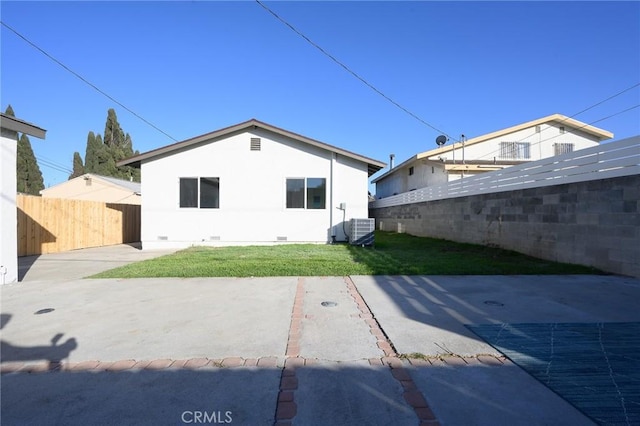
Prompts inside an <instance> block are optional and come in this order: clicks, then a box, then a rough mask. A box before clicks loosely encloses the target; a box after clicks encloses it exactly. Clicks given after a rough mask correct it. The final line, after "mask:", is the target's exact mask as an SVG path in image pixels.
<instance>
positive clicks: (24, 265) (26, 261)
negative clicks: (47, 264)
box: [18, 255, 40, 281]
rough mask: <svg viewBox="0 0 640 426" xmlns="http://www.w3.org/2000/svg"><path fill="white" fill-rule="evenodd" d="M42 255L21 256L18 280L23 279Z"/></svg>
mask: <svg viewBox="0 0 640 426" xmlns="http://www.w3.org/2000/svg"><path fill="white" fill-rule="evenodd" d="M39 257H40V255H34V256H21V257H19V258H18V281H22V280H23V279H24V277H25V276H26V275H27V272H29V270H30V269H31V267H32V266H33V264H34V263H36V261H37V260H38V258H39Z"/></svg>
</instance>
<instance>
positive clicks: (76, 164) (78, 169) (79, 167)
mask: <svg viewBox="0 0 640 426" xmlns="http://www.w3.org/2000/svg"><path fill="white" fill-rule="evenodd" d="M83 174H84V165H83V164H82V157H81V156H80V153H79V152H78V151H76V152H74V153H73V173H71V175H69V179H73V178H77V177H78V176H82V175H83Z"/></svg>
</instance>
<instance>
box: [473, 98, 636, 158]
mask: <svg viewBox="0 0 640 426" xmlns="http://www.w3.org/2000/svg"><path fill="white" fill-rule="evenodd" d="M639 107H640V104H637V105H634V106H632V107H629V108H626V109H623V110H622V111H618V112H616V113H614V114H611V115H608V116H606V117H603V118H600V119H598V120H595V121H591V122H589V123H586V124H583V125H582V126H580V127H576V128H575V129H574V130H573V131H568V132H566V133H562V134H558V135H555V136H551V137H550V138H546V139H542V140H539V141H537V142H533V143H531V145H530V146H531V147H534V146H537V145H540V144H541V143H542V142H546V141H549V140H551V139H555V138H559V137H564V136H565V135H566V134H567V133H572V134H575V131H576V130H580V129H583V128H585V127H588V126H591V125H592V124H596V123H599V122H601V121H605V120H608V119H610V118H613V117H615V116H617V115H620V114H624V113H625V112H628V111H631V110H632V109H636V108H639ZM534 134H535V133H534ZM520 141H522V140H520ZM520 141H519V142H520ZM499 151H500V150H499V149H498V150H496V151H493V152H490V153H489V154H486V155H483V156H482V157H479V158H478V159H481V158H485V157H487V156H489V155H491V154H495V153H497V152H499Z"/></svg>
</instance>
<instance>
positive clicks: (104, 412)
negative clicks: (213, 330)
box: [1, 365, 585, 426]
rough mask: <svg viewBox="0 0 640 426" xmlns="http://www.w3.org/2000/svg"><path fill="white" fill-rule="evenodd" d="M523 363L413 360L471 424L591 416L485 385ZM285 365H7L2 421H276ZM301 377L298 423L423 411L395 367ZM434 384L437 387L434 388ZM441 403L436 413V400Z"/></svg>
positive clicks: (328, 369) (380, 419) (452, 410)
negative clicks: (21, 369) (38, 368)
mask: <svg viewBox="0 0 640 426" xmlns="http://www.w3.org/2000/svg"><path fill="white" fill-rule="evenodd" d="M516 370H517V369H516V368H515V367H513V366H512V367H506V366H505V367H486V366H484V367H483V366H478V367H461V368H460V369H459V370H456V371H458V372H459V375H458V376H459V377H458V379H460V380H458V381H456V382H455V383H450V382H447V381H446V380H445V381H444V382H439V381H437V379H438V378H440V376H439V375H440V374H444V375H446V374H450V372H451V369H450V368H448V367H434V366H430V367H421V368H419V369H415V370H412V372H411V375H412V376H414V377H415V380H416V384H417V386H418V387H419V388H420V389H421V390H422V391H423V392H425V391H426V392H425V395H426V397H427V400H428V399H429V398H430V396H429V395H431V394H432V393H439V394H443V395H442V398H446V399H447V400H446V401H443V403H444V404H445V405H446V406H448V408H447V407H444V406H443V407H442V408H441V409H440V411H441V412H442V414H443V415H444V417H451V416H452V415H454V414H455V415H457V416H458V417H457V419H463V420H464V422H463V423H464V424H471V423H473V424H477V425H494V424H511V425H530V424H585V422H584V420H585V419H584V417H582V415H581V414H580V413H577V412H575V411H573V410H572V409H571V407H567V405H566V403H564V402H563V401H562V400H560V399H559V398H558V397H557V396H556V395H554V394H552V393H550V392H548V391H545V392H546V394H545V393H540V392H541V388H538V387H537V386H536V384H535V383H533V385H532V386H531V387H527V389H523V390H522V393H523V395H525V396H527V397H529V396H530V397H531V398H533V400H535V401H536V402H537V403H539V404H540V405H538V406H535V404H531V400H530V399H528V398H524V397H523V398H515V399H514V398H512V395H510V392H513V387H512V386H503V387H502V388H499V387H496V389H497V390H496V391H495V392H493V391H492V392H486V384H487V380H491V377H493V374H494V372H495V371H502V373H501V377H502V378H503V380H506V381H508V380H510V379H509V378H510V377H512V376H513V374H516V375H517V374H518V371H516ZM281 373H282V370H281V369H280V368H262V367H261V368H257V367H251V368H249V367H235V368H209V367H204V368H198V369H193V370H191V369H171V368H169V369H164V370H127V371H120V372H109V371H79V372H74V371H60V372H46V373H34V374H25V373H12V374H5V375H3V377H2V379H3V380H2V383H1V386H2V389H1V390H2V395H3V397H2V401H1V404H2V407H1V408H2V421H3V425H5V424H6V425H21V424H59V423H64V424H66V425H86V424H136V425H165V424H166V425H180V424H194V423H208V424H215V423H218V424H222V423H231V424H240V425H269V426H271V425H273V424H274V423H275V420H276V416H277V406H278V402H277V401H278V394H279V386H280V380H281ZM434 375H435V376H434ZM423 376H424V377H423ZM445 377H446V376H445ZM434 379H435V380H434ZM296 380H297V387H296V389H295V390H294V391H293V398H294V402H295V404H296V409H295V411H294V413H295V418H294V421H295V423H297V424H305V425H306V424H309V425H325V424H334V425H356V424H367V425H380V426H386V425H390V424H393V425H399V426H404V425H412V426H413V425H416V424H418V423H419V420H418V417H417V415H416V412H415V411H414V410H413V408H412V407H411V406H410V405H409V404H408V402H407V401H406V400H405V396H403V395H404V389H403V387H402V385H401V384H400V382H398V381H397V380H395V379H394V378H393V376H392V374H391V370H390V369H389V368H387V367H376V368H371V367H370V368H367V367H357V366H353V365H352V366H339V365H332V366H312V367H303V368H299V369H297V371H296ZM434 383H435V384H436V386H435V388H434ZM443 385H446V386H445V387H442V386H443ZM428 386H431V387H432V389H427V387H428ZM443 389H446V391H445V392H443ZM445 394H446V395H445ZM436 399H437V398H436ZM465 402H469V403H468V404H467V403H465ZM542 404H544V405H542ZM543 407H544V408H543ZM435 411H436V415H438V409H437V408H436V409H435ZM205 413H206V414H205ZM205 415H206V416H207V418H208V419H209V421H207V422H203V421H200V422H198V421H196V416H197V417H199V418H200V419H204V418H205V417H204V416H205ZM213 418H215V419H216V420H215V422H214V421H212V419H213ZM463 423H451V422H450V424H463Z"/></svg>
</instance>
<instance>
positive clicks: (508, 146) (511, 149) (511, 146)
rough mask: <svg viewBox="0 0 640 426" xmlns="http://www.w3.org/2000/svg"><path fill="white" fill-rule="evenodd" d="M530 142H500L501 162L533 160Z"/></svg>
mask: <svg viewBox="0 0 640 426" xmlns="http://www.w3.org/2000/svg"><path fill="white" fill-rule="evenodd" d="M530 146H531V144H530V143H529V142H500V159H501V160H526V159H529V158H531V154H530Z"/></svg>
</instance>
